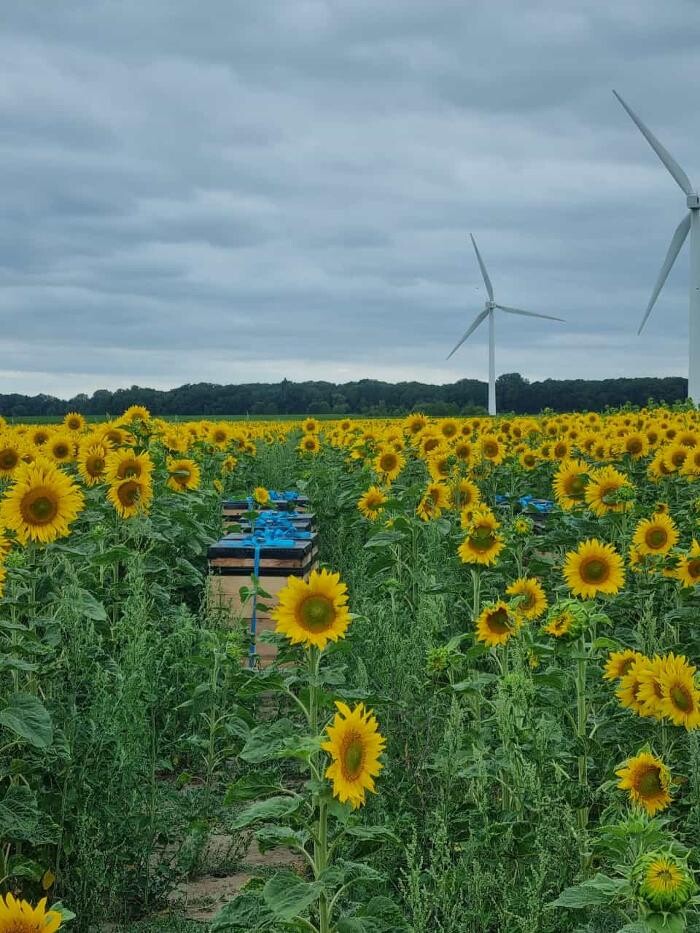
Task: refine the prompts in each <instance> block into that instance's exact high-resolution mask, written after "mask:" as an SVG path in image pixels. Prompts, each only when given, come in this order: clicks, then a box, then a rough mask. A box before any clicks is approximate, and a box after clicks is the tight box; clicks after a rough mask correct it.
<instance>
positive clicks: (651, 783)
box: [637, 768, 663, 797]
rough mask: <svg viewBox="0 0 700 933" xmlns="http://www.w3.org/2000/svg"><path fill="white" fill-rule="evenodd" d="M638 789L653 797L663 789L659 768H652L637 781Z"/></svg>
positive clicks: (644, 794)
mask: <svg viewBox="0 0 700 933" xmlns="http://www.w3.org/2000/svg"><path fill="white" fill-rule="evenodd" d="M637 790H638V791H639V793H640V794H642V795H643V796H645V797H651V796H653V795H654V794H658V793H660V792H661V791H662V790H663V787H662V786H661V775H660V773H659V769H658V768H650V769H649V770H648V771H646V772H645V773H644V774H643V775H642V776H641V777H640V778H639V780H638V781H637Z"/></svg>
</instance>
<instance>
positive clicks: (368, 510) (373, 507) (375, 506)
mask: <svg viewBox="0 0 700 933" xmlns="http://www.w3.org/2000/svg"><path fill="white" fill-rule="evenodd" d="M386 501H387V496H386V495H385V493H384V492H383V491H382V489H380V487H379V486H370V487H369V489H367V490H365V492H363V493H362V495H361V496H360V498H359V499H358V501H357V508H358V509H359V511H360V513H361V514H362V515H364V517H365V518H369V519H370V520H371V521H375V520H376V519H377V518H379V515H380V513H381V511H382V509H383V507H384V504H385V503H386Z"/></svg>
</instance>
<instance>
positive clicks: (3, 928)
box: [0, 894, 62, 933]
mask: <svg viewBox="0 0 700 933" xmlns="http://www.w3.org/2000/svg"><path fill="white" fill-rule="evenodd" d="M61 923H62V917H61V915H60V914H59V913H58V911H56V910H47V909H46V898H45V897H42V899H41V900H40V901H39V903H38V904H37V905H36V907H32V905H31V904H30V903H29V902H28V901H20V900H17V899H16V898H14V897H13V896H12V894H6V895H5V896H4V897H2V896H0V933H56V930H57V929H58V928H59V927H60V926H61Z"/></svg>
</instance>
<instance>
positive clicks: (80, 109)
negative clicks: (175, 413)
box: [0, 0, 700, 394]
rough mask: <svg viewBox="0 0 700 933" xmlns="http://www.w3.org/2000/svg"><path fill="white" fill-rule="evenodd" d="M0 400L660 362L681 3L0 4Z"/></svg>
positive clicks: (692, 42)
mask: <svg viewBox="0 0 700 933" xmlns="http://www.w3.org/2000/svg"><path fill="white" fill-rule="evenodd" d="M3 13H4V17H3V19H4V23H3V30H2V34H0V60H2V62H3V81H2V82H0V160H1V161H0V166H2V171H1V173H0V197H1V203H2V204H3V212H2V218H3V223H2V224H1V225H0V354H1V355H0V391H2V392H9V391H26V392H40V391H45V392H55V393H59V394H72V393H74V392H78V391H83V390H84V391H92V390H94V389H96V388H100V387H109V388H116V387H117V386H120V385H128V384H131V383H140V384H143V385H153V386H158V387H168V386H172V385H176V384H179V383H181V382H185V381H199V380H208V381H244V380H252V379H259V380H277V379H281V378H283V377H285V376H286V377H287V378H298V379H301V378H329V379H346V378H347V379H351V378H361V377H363V376H371V377H376V378H386V379H414V378H415V379H425V380H431V381H448V380H452V379H456V378H460V377H461V376H465V375H466V376H470V377H481V378H483V377H484V376H485V372H486V345H485V339H486V333H485V332H484V333H481V332H477V334H475V335H474V337H473V338H472V340H470V341H469V342H468V343H467V344H465V346H464V347H463V348H462V349H461V350H460V351H459V353H458V354H456V355H455V356H454V357H453V358H452V359H451V360H450V362H449V363H446V362H445V356H446V354H447V352H449V350H450V349H451V347H452V346H453V345H454V343H455V342H456V340H457V339H458V337H459V335H460V334H461V333H462V332H463V331H464V329H465V327H466V326H467V324H468V322H469V321H470V320H471V318H472V317H473V316H474V314H475V313H476V312H477V311H478V310H479V309H480V308H481V306H482V304H483V299H484V293H483V285H482V283H481V280H480V277H479V274H478V268H477V266H476V263H475V261H474V257H473V255H472V254H471V251H470V246H469V242H468V239H467V233H468V231H469V230H473V231H474V232H475V233H476V235H477V236H478V239H479V243H480V246H481V248H482V252H483V254H484V257H485V259H486V262H487V264H488V266H489V270H490V272H491V276H492V279H493V281H494V285H495V287H496V294H497V297H498V298H499V299H500V300H501V301H503V302H504V303H511V304H517V305H520V306H523V307H529V308H532V309H533V310H541V311H543V312H544V313H553V314H557V313H559V314H561V315H562V316H564V317H566V318H567V319H568V324H566V325H556V324H549V323H547V322H537V321H529V320H528V321H525V320H522V319H515V318H507V317H506V316H505V315H502V316H501V317H500V318H499V320H498V323H497V341H498V355H497V364H498V369H499V371H501V372H506V371H513V370H518V371H520V372H522V373H523V374H524V375H526V376H528V377H530V378H543V377H548V376H552V377H564V376H600V377H605V376H615V375H670V374H684V373H685V370H686V349H685V341H686V333H687V260H686V258H685V257H682V258H681V260H680V262H679V265H678V268H677V269H674V271H673V273H672V275H671V278H670V279H669V282H668V283H667V286H666V289H665V291H664V293H663V294H662V297H661V299H660V302H659V306H658V308H657V310H656V312H655V314H654V317H653V318H652V320H651V321H650V324H649V327H648V334H647V336H646V337H642V338H637V337H636V336H635V331H636V326H637V324H638V321H639V319H640V317H641V313H642V311H643V308H644V306H645V304H646V301H647V298H648V294H649V291H650V289H651V286H652V284H653V281H654V279H655V277H656V273H657V270H658V268H659V266H660V264H661V261H662V259H663V256H664V253H665V250H666V247H667V245H668V241H669V239H670V237H671V234H672V232H673V230H674V228H675V226H676V224H677V222H678V220H679V219H680V217H681V216H682V212H683V201H682V195H681V194H680V192H679V191H678V189H677V188H676V186H675V185H674V183H673V181H672V180H671V179H670V177H669V176H668V175H667V173H666V172H665V171H664V169H663V168H662V167H661V166H660V164H658V162H657V160H656V157H655V156H654V154H653V153H652V152H651V150H650V149H649V147H648V146H647V145H646V143H645V142H644V140H643V139H642V138H641V136H640V135H639V133H638V132H637V131H636V129H635V128H634V126H633V125H632V124H631V122H630V121H629V119H628V118H627V117H626V115H625V114H624V113H623V112H622V110H621V109H620V107H619V105H618V104H617V102H616V101H615V100H614V98H613V97H612V95H611V93H610V88H611V87H613V86H615V87H617V88H618V89H619V90H620V91H621V92H622V93H623V94H625V95H626V96H627V97H628V98H629V100H630V101H631V102H632V103H633V105H634V106H635V107H636V108H637V109H638V110H639V111H640V112H641V113H642V115H643V116H644V117H645V118H646V119H647V121H648V122H649V123H650V125H651V126H652V127H653V128H654V129H655V130H656V132H657V133H658V134H659V136H660V137H661V139H662V140H663V141H664V143H665V144H666V145H667V146H668V148H669V149H670V150H671V151H672V152H673V153H674V154H675V155H676V157H677V158H678V160H679V161H680V162H681V164H683V165H684V167H685V168H686V170H687V171H688V173H689V174H690V176H691V177H693V172H694V171H696V170H700V165H698V160H697V159H696V158H695V156H696V153H695V147H694V146H693V142H694V138H695V135H694V133H693V132H692V129H691V128H692V126H693V125H694V122H695V113H696V108H697V107H698V105H697V103H696V102H695V100H694V96H693V94H692V89H693V88H694V87H695V86H697V83H698V78H700V59H698V57H697V53H696V49H697V40H698V34H699V31H700V8H698V7H697V5H696V4H695V3H693V2H691V0H679V2H676V3H674V4H665V5H659V4H658V3H655V2H653V0H620V2H618V3H615V4H609V3H604V2H602V0H600V2H598V0H590V2H584V3H577V4H574V3H569V2H561V0H533V2H529V3H527V4H522V3H518V2H516V0H498V2H495V3H494V2H486V0H471V2H470V3H464V2H463V0H459V2H458V0H441V2H439V3H436V2H434V0H384V2H383V3H381V4H378V3H376V2H374V0H352V2H351V3H347V2H343V0H261V2H256V3H250V2H248V0H205V2H203V3H199V4H195V3H192V2H191V0H149V2H148V3H143V2H141V0H139V2H137V0H119V2H117V0H90V2H88V0H75V2H71V3H64V4H46V3H44V2H43V0H10V2H8V3H7V4H6V5H5V6H4V8H3Z"/></svg>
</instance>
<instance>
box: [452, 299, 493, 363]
mask: <svg viewBox="0 0 700 933" xmlns="http://www.w3.org/2000/svg"><path fill="white" fill-rule="evenodd" d="M488 313H489V309H488V308H484V310H483V311H482V312H481V313H480V314H477V316H476V317H475V318H474V320H473V321H472V325H471V327H470V328H469V330H468V331H467V332H466V333H465V334H464V335H463V336H462V339H461V340H460V341H459V343H458V344H457V346H456V347H455V348H454V350H453V351H452V353H450V356H452V355H453V354H455V353H456V352H457V350H459V348H460V347H461V346H462V344H463V343H464V341H465V340H466V339H467V337H471V335H472V334H473V333H474V331H475V330H476V329H477V327H478V326H479V324H481V322H482V321H483V320H484V318H485V317H486V315H487V314H488ZM450 356H448V357H447V359H448V360H449V358H450Z"/></svg>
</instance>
